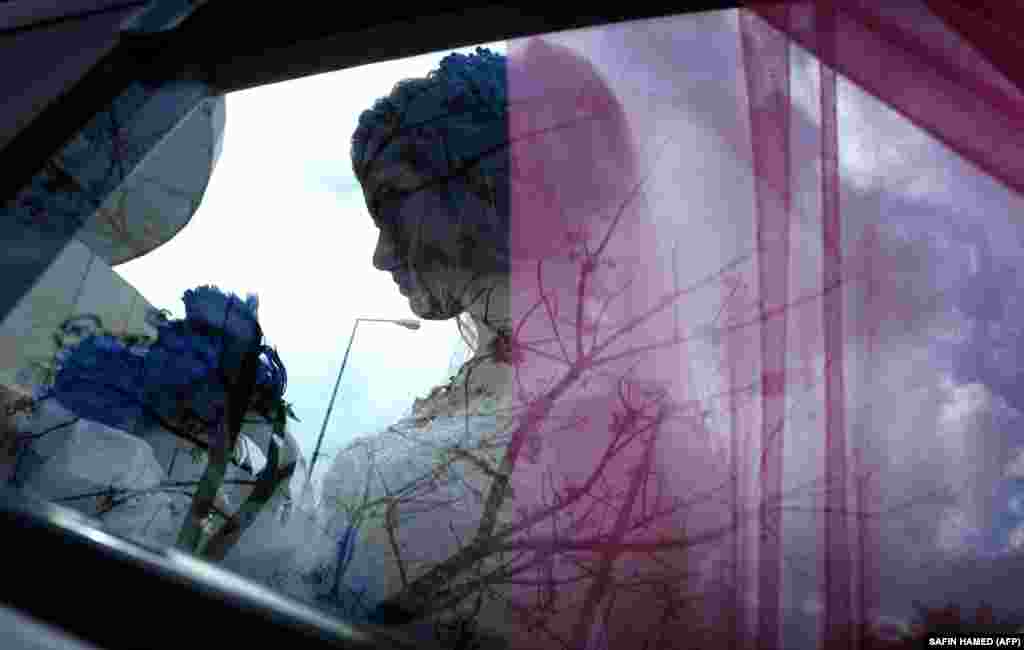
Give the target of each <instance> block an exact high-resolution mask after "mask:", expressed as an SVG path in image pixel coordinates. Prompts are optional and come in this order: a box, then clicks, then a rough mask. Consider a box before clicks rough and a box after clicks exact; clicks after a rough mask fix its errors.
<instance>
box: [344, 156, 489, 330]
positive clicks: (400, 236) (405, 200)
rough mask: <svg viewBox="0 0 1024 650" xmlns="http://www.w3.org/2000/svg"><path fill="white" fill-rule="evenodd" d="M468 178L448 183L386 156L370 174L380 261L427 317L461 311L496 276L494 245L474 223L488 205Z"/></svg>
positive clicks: (367, 186) (367, 187)
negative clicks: (469, 186)
mask: <svg viewBox="0 0 1024 650" xmlns="http://www.w3.org/2000/svg"><path fill="white" fill-rule="evenodd" d="M392 146H400V145H392ZM385 153H386V152H385ZM465 185H466V183H465V182H463V181H461V180H460V179H455V180H453V181H450V182H449V183H448V185H447V188H443V187H442V186H441V185H440V184H432V183H431V178H430V177H429V176H428V175H427V174H425V173H424V172H423V171H420V170H417V169H416V168H415V167H414V166H413V165H411V164H409V163H408V162H405V161H396V162H394V163H382V164H378V165H376V166H375V168H374V170H373V172H371V173H370V174H368V175H367V177H366V178H365V179H364V181H363V192H364V194H365V196H366V202H367V206H368V207H369V209H370V214H371V216H372V217H373V220H374V223H375V225H376V226H377V228H378V230H379V232H378V237H377V246H376V248H375V250H374V253H373V265H374V267H375V268H377V269H380V270H381V271H385V272H388V273H390V274H391V277H392V279H393V280H394V282H395V285H396V286H397V289H398V291H399V293H401V294H402V295H403V296H405V297H406V298H407V299H408V300H409V307H410V309H411V310H412V312H413V313H414V314H416V315H417V316H419V317H420V318H424V319H427V320H446V319H449V318H454V317H455V316H457V315H458V314H460V313H461V312H463V311H465V309H466V308H467V307H468V306H469V305H470V304H471V303H472V302H473V300H474V299H475V298H478V296H479V294H480V291H481V289H484V286H483V285H484V279H485V278H487V282H490V283H491V284H493V282H494V280H495V277H494V271H495V268H494V265H493V259H492V256H489V255H486V254H485V253H486V251H487V250H493V248H494V245H493V243H488V242H486V241H483V239H482V237H481V236H480V234H479V230H478V228H476V227H474V226H476V225H477V224H474V223H472V215H474V214H482V212H481V211H483V210H487V209H488V206H487V205H486V204H485V203H484V201H482V200H481V199H480V198H479V197H477V196H476V195H474V194H473V193H472V192H469V191H466V190H465ZM467 217H468V218H467ZM498 236H500V234H499V235H498Z"/></svg>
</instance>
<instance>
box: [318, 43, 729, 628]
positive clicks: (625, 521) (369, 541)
mask: <svg viewBox="0 0 1024 650" xmlns="http://www.w3.org/2000/svg"><path fill="white" fill-rule="evenodd" d="M352 160H353V167H354V170H355V172H356V175H357V177H358V178H359V181H360V183H361V185H362V187H363V191H364V194H365V197H366V202H367V207H368V209H369V212H370V214H371V216H372V217H373V219H374V222H375V224H376V225H377V227H378V228H379V229H380V236H379V239H378V243H377V247H376V250H375V251H374V255H373V263H374V266H375V267H376V268H378V269H380V270H383V271H387V272H390V273H391V274H392V276H393V278H394V280H395V282H396V284H397V285H398V290H399V291H400V292H401V293H402V295H404V296H406V297H407V298H408V299H409V305H410V308H411V310H412V311H413V312H414V313H415V314H416V315H418V316H419V317H421V318H426V319H432V320H444V319H455V318H459V319H460V320H459V322H460V326H462V325H465V326H466V327H465V329H467V330H469V331H470V332H471V333H472V336H473V338H474V343H475V345H474V354H473V357H472V358H471V359H470V360H469V361H468V362H467V363H466V364H465V365H464V366H463V367H462V368H461V369H460V371H459V373H458V374H457V375H456V376H455V377H453V378H452V380H451V381H450V382H449V383H448V384H447V385H446V386H439V387H437V388H435V389H434V390H432V391H431V392H430V394H429V395H428V396H427V397H426V398H424V399H422V400H417V401H416V403H415V405H414V408H413V410H412V413H411V415H410V416H409V417H407V418H405V419H403V420H402V421H400V422H398V423H396V424H395V425H394V426H392V427H389V428H388V429H387V430H385V431H383V432H379V433H377V434H375V435H370V436H367V437H364V438H361V439H359V440H357V441H356V442H354V443H352V444H351V445H350V446H349V447H348V448H347V449H345V450H344V451H343V452H341V453H340V454H339V455H338V456H337V457H336V458H335V460H334V464H333V466H332V468H331V470H330V472H329V475H328V477H327V478H326V479H325V481H324V489H323V507H324V509H325V513H326V515H327V517H328V519H329V521H330V523H329V526H328V527H329V529H330V531H331V536H332V539H335V540H337V546H336V547H335V548H334V550H333V553H334V558H333V560H332V561H331V562H330V563H327V564H325V565H324V566H323V571H322V575H321V576H320V580H321V582H322V585H323V589H322V593H321V599H322V600H323V601H324V602H327V603H331V604H332V606H333V607H336V608H338V609H339V610H340V611H342V612H343V613H344V614H345V615H346V616H349V617H353V618H356V619H362V620H370V621H375V622H379V623H385V624H411V623H423V622H429V621H433V622H434V623H435V625H436V626H437V628H438V629H443V630H447V631H448V633H451V634H455V635H456V636H457V635H459V634H465V633H466V630H467V628H473V627H482V628H484V629H488V630H491V631H492V632H495V633H497V634H498V636H499V637H501V638H503V639H504V640H505V641H506V642H508V643H510V644H511V645H512V647H531V648H541V647H562V646H568V647H573V648H583V647H597V646H607V647H627V645H623V644H628V647H638V648H639V647H644V644H645V643H648V644H654V647H659V648H668V647H686V646H687V644H697V643H698V642H699V640H698V637H699V634H697V632H696V630H697V628H698V627H699V625H698V623H699V622H700V617H699V616H697V615H696V613H695V610H692V602H691V601H692V598H690V596H692V595H693V594H694V593H695V592H696V589H697V588H698V582H697V581H696V580H695V579H694V577H693V576H694V571H695V569H696V567H697V566H698V564H699V559H700V558H699V555H700V552H699V550H700V549H699V548H697V547H699V546H701V544H695V543H691V542H690V541H689V540H690V536H691V535H693V534H694V532H696V533H697V536H700V535H703V536H704V538H705V542H703V545H704V546H708V545H709V544H710V545H713V543H714V542H715V541H718V540H721V539H723V538H724V536H725V533H724V532H723V531H722V530H721V527H720V526H718V524H720V523H721V522H720V521H718V520H717V519H716V517H717V515H718V514H719V513H717V511H714V509H705V510H706V511H704V512H703V514H699V513H701V505H700V504H701V503H702V500H701V499H694V495H695V494H697V493H698V492H700V491H701V490H702V489H704V490H710V488H711V486H712V485H713V484H715V483H716V481H719V482H720V481H721V480H722V479H723V475H722V474H721V472H720V471H719V467H718V466H717V464H716V462H715V457H714V455H713V454H712V453H710V450H709V449H708V448H707V447H706V446H704V445H703V444H701V443H700V442H698V441H699V440H700V435H699V434H701V433H704V430H703V429H702V428H701V426H700V422H699V421H698V420H697V419H696V418H694V417H693V416H694V415H695V414H693V413H689V412H688V411H687V410H686V409H685V408H683V404H684V402H685V400H684V399H683V394H682V393H681V390H682V389H681V388H680V385H679V384H680V380H679V375H680V374H681V373H680V372H679V370H678V363H679V357H678V356H676V355H666V354H664V352H665V351H666V350H668V351H671V347H670V346H668V345H667V344H661V345H659V344H658V341H659V340H664V337H662V338H661V339H659V337H658V333H659V332H660V333H661V334H662V335H664V334H665V333H666V331H667V333H668V335H669V336H671V334H672V331H671V327H669V328H668V329H667V330H666V325H667V324H668V323H670V322H671V318H670V316H671V310H670V309H668V310H666V309H665V307H666V306H668V305H669V304H670V302H671V296H670V295H669V293H670V291H671V286H672V285H670V284H669V282H668V278H666V277H664V274H663V272H662V268H663V267H662V265H659V264H655V263H653V257H654V256H655V255H656V249H657V238H656V236H655V232H654V228H653V225H652V224H651V222H650V220H649V219H648V217H647V215H645V213H644V210H643V199H642V183H641V182H640V181H641V178H640V174H639V173H638V171H637V169H636V163H635V152H634V151H633V149H632V139H631V137H630V126H629V124H628V123H627V122H626V120H625V117H624V113H623V111H622V109H621V106H620V105H619V103H618V100H617V99H616V98H615V97H614V96H613V95H612V94H611V92H610V91H609V89H608V86H607V85H606V84H605V82H604V81H603V80H602V79H601V78H600V76H599V75H598V73H597V72H596V70H595V69H594V68H593V67H592V66H591V65H590V64H589V63H588V62H586V61H585V60H583V59H582V58H581V57H579V56H578V55H576V54H574V53H573V52H572V51H571V50H569V49H567V48H564V47H561V46H555V45H552V44H550V43H547V42H545V41H544V40H541V39H530V40H529V41H525V42H522V43H513V44H511V45H510V49H509V55H508V58H507V59H506V58H505V57H503V56H500V55H497V54H494V53H492V52H489V51H487V50H482V49H478V50H477V53H476V54H473V55H470V56H468V57H467V56H462V55H454V54H453V55H450V56H449V57H447V58H446V59H445V60H444V61H443V62H442V63H441V66H440V67H439V69H438V70H436V71H435V72H433V73H432V74H431V75H429V76H428V77H426V78H424V79H413V80H406V81H404V82H401V83H400V84H398V85H397V86H396V88H395V89H394V91H393V92H392V93H391V95H390V96H389V97H387V98H384V99H381V100H379V101H378V102H377V103H376V104H375V105H374V107H373V108H372V109H371V110H369V111H366V112H365V113H364V114H363V115H362V116H361V118H360V123H359V127H358V129H357V131H356V133H355V135H354V137H353V147H352ZM666 296H667V297H668V300H665V297H666ZM659 301H660V302H659ZM644 346H646V347H644ZM652 352H653V353H655V354H651V353H652ZM669 454H670V458H671V463H669V464H666V463H665V462H663V461H664V459H665V458H666V457H669ZM683 467H685V468H687V471H686V472H679V471H678V468H683ZM667 469H668V470H672V471H666V470H667ZM687 497H688V498H689V499H690V501H685V502H684V499H685V498H687ZM706 500H707V497H706V496H705V498H704V501H706ZM684 511H685V513H684ZM684 514H685V515H686V518H687V521H686V526H685V527H684V525H683V515H684ZM694 522H696V523H697V526H693V523H694ZM716 526H717V528H716ZM675 625H681V626H683V627H684V628H685V629H686V630H687V634H686V635H685V638H683V637H681V636H679V635H677V634H674V633H673V630H674V629H676V628H674V627H673V626H675ZM679 629H683V628H679Z"/></svg>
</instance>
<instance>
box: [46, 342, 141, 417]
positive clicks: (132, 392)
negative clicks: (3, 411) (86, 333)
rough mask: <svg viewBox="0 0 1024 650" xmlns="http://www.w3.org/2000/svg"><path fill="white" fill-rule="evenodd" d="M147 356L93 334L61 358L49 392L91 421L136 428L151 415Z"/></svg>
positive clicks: (67, 406)
mask: <svg viewBox="0 0 1024 650" xmlns="http://www.w3.org/2000/svg"><path fill="white" fill-rule="evenodd" d="M144 366H145V361H144V359H143V357H142V356H141V355H139V354H137V353H135V352H133V351H132V350H130V349H129V348H128V347H127V346H125V345H124V344H123V343H121V342H120V341H119V340H117V339H116V338H114V337H111V336H90V337H88V338H86V339H84V340H83V341H81V342H80V343H79V344H78V345H76V346H75V347H74V348H73V349H72V350H71V351H70V352H69V353H68V354H67V355H65V356H64V358H63V360H62V361H61V364H60V368H59V370H58V371H57V374H56V378H55V379H54V384H53V386H52V387H51V389H50V390H49V391H48V392H47V393H46V396H47V397H49V396H53V397H55V398H56V399H57V401H58V402H60V404H61V405H62V406H63V407H64V408H66V409H68V410H69V411H71V412H72V413H75V414H76V415H78V416H80V417H83V418H85V419H87V420H94V421H96V422H100V423H102V424H105V425H107V426H110V427H115V428H118V429H122V430H125V431H134V430H135V428H136V427H145V426H146V425H147V423H148V417H147V414H146V412H145V408H144V400H143V397H142V396H143V385H144V381H143V377H144V374H145V372H144Z"/></svg>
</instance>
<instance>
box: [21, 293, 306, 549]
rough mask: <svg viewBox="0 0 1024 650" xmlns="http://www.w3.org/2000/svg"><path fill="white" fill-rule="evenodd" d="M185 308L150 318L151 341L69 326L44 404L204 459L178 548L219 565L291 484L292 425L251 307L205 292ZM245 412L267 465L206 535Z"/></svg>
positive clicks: (79, 319)
mask: <svg viewBox="0 0 1024 650" xmlns="http://www.w3.org/2000/svg"><path fill="white" fill-rule="evenodd" d="M183 300H184V302H185V318H183V319H171V318H169V315H168V313H167V312H153V313H151V314H150V315H149V317H148V319H147V320H148V321H149V323H150V324H151V325H153V326H154V327H155V328H156V330H157V336H156V338H155V339H152V338H147V337H139V336H130V335H116V334H114V333H112V332H110V331H107V330H104V329H103V328H102V323H101V322H100V321H99V319H98V318H96V317H95V316H91V315H86V316H76V317H74V318H72V319H69V320H68V321H67V322H65V323H64V325H63V326H62V327H61V329H60V331H59V332H58V334H57V335H56V336H55V342H56V343H57V346H58V352H57V354H56V355H55V358H54V362H53V367H52V372H51V373H50V382H49V384H48V385H47V386H45V387H44V388H43V390H42V391H41V393H40V398H41V399H46V398H50V397H52V398H54V399H56V400H57V402H59V403H60V404H61V405H62V406H63V407H64V408H66V409H68V410H69V411H71V412H73V413H74V414H75V415H77V416H79V417H81V418H84V419H86V420H92V421H95V422H99V423H102V424H104V425H107V426H110V427H114V428H117V429H121V430H123V431H127V432H129V433H133V434H136V435H138V434H141V433H142V432H144V431H147V430H151V429H152V428H153V427H162V428H163V429H165V430H167V431H170V432H172V433H174V434H176V435H179V436H181V437H184V438H185V439H187V440H189V441H190V442H192V443H193V444H195V445H197V447H201V448H206V449H208V451H209V461H208V464H207V468H206V471H205V472H204V475H203V478H202V480H201V481H200V484H199V486H198V489H197V491H196V494H195V497H194V499H193V506H192V511H191V512H190V516H189V517H188V518H186V521H185V525H184V527H183V529H182V531H181V534H180V536H179V540H178V546H179V548H182V549H184V550H188V551H193V552H204V549H206V548H208V549H209V552H210V553H212V554H213V557H214V558H215V559H220V558H222V557H223V555H224V554H225V553H226V552H227V549H228V548H230V546H231V545H232V544H233V543H234V542H235V541H237V539H238V537H239V536H240V535H241V534H242V532H244V530H245V529H246V528H247V527H248V526H249V525H251V523H252V521H253V519H254V517H255V515H256V513H258V512H259V511H260V510H261V509H262V508H263V507H264V506H265V505H266V504H267V503H268V502H269V500H270V499H271V498H272V496H273V495H274V494H276V493H277V492H278V491H279V489H280V488H281V486H282V485H284V484H285V483H286V481H287V479H288V478H290V477H291V475H292V473H293V471H294V468H295V462H296V458H295V456H296V455H297V452H296V451H295V450H294V449H288V450H286V451H287V452H290V453H284V454H282V453H281V451H282V450H283V449H285V448H286V447H287V445H286V440H285V439H284V438H283V437H282V436H283V434H284V432H285V422H286V419H287V418H291V419H296V420H297V418H296V417H295V414H294V412H293V411H292V408H291V405H290V404H289V403H288V402H286V401H285V400H284V393H285V389H286V386H287V372H286V371H285V367H284V364H283V363H282V362H281V359H280V357H279V356H278V354H277V351H276V350H274V349H273V348H271V347H269V346H267V345H265V344H264V342H263V332H262V329H261V328H260V325H259V321H258V318H257V309H258V301H257V299H256V297H255V296H253V295H250V296H247V297H246V299H245V300H242V299H241V298H239V297H238V296H236V295H234V294H230V293H225V292H222V291H220V290H219V289H217V288H216V287H213V286H201V287H198V288H196V289H191V290H188V291H186V292H185V294H184V297H183ZM69 338H71V339H75V340H76V341H75V342H72V343H68V339H69ZM251 412H255V413H258V414H260V415H262V416H263V418H265V419H266V421H267V422H269V423H271V424H272V425H273V435H272V436H271V440H270V442H269V445H268V449H267V459H268V462H267V463H266V466H265V467H264V468H263V470H262V471H261V472H260V474H259V475H258V476H257V477H256V484H255V486H254V489H253V490H252V493H251V494H250V497H249V498H248V499H247V500H246V502H245V503H243V504H242V506H241V508H239V510H238V512H237V513H236V514H235V515H233V516H231V517H229V518H228V519H227V520H226V521H225V522H224V523H223V525H222V526H221V527H220V528H219V529H218V530H216V531H213V532H208V528H209V527H208V525H207V524H208V518H209V516H210V514H211V512H212V511H213V509H214V507H213V503H214V500H215V498H216V496H217V493H218V491H219V490H220V488H221V485H222V484H223V481H224V477H225V472H226V466H227V463H228V462H229V458H230V454H231V453H232V452H233V451H234V450H235V449H236V446H237V443H238V439H239V435H240V431H241V428H242V424H243V421H244V416H245V414H246V413H251ZM204 535H205V539H204ZM204 545H205V546H204Z"/></svg>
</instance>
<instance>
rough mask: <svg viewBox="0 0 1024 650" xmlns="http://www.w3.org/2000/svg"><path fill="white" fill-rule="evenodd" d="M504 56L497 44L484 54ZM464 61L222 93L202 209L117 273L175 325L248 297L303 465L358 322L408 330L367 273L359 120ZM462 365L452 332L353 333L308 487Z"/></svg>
mask: <svg viewBox="0 0 1024 650" xmlns="http://www.w3.org/2000/svg"><path fill="white" fill-rule="evenodd" d="M485 47H488V48H490V49H492V50H494V51H497V52H502V53H504V52H505V44H504V43H503V42H500V43H492V44H488V45H485ZM473 49H475V46H474V47H470V48H460V49H454V50H445V51H443V52H438V53H432V54H427V55H423V56H418V57H412V58H408V59H403V60H399V61H389V62H385V63H376V64H372V65H366V66H361V67H358V68H353V69H348V70H342V71H338V72H331V73H326V74H321V75H314V76H311V77H305V78H301V79H295V80H291V81H287V82H283V83H278V84H273V85H268V86H262V87H258V88H253V89H249V90H244V91H239V92H235V93H231V94H229V95H227V97H226V113H227V120H226V124H225V129H224V140H223V145H222V146H223V149H222V152H221V155H220V159H219V160H218V162H217V165H216V167H215V168H214V171H213V174H212V176H211V178H210V182H209V185H208V187H207V189H206V193H205V195H204V196H203V199H202V202H201V204H200V206H199V209H198V210H197V211H196V212H195V214H194V215H193V217H192V220H191V221H190V222H189V224H188V225H187V226H186V227H185V228H184V229H183V230H182V231H181V232H180V233H178V234H177V235H176V236H175V237H174V238H172V239H171V240H170V241H168V242H167V243H165V244H164V245H162V246H160V247H159V248H157V249H155V250H153V251H152V252H150V253H147V254H146V255H143V256H142V257H139V258H137V259H134V260H131V261H129V262H126V263H124V264H121V265H119V266H117V267H116V269H115V270H116V271H117V273H119V274H120V275H121V276H122V277H124V278H125V279H126V280H127V281H128V282H130V283H131V284H132V285H133V286H134V287H135V288H136V289H138V290H139V292H140V293H141V294H142V295H143V296H145V297H146V299H147V300H149V302H150V303H151V304H153V305H154V306H156V307H158V308H166V309H169V310H170V311H171V312H172V314H174V316H175V317H178V318H180V317H183V316H184V304H183V303H182V301H181V296H182V294H183V293H184V292H185V290H187V289H191V288H194V287H196V286H199V285H203V284H213V285H216V286H218V287H220V288H221V289H223V290H227V291H233V292H235V293H236V294H238V295H240V296H244V294H246V293H256V294H257V295H258V296H259V299H260V306H259V318H260V324H261V325H262V327H263V330H264V332H265V334H266V338H267V341H268V343H269V344H270V345H273V346H275V347H276V348H277V350H278V353H279V354H280V356H281V359H282V361H283V362H284V364H285V367H286V368H287V371H288V388H287V393H286V395H285V399H287V400H289V401H290V402H292V403H293V405H294V409H295V413H296V415H297V416H298V418H299V420H300V422H292V423H291V424H290V430H291V432H292V433H293V434H294V436H295V438H296V440H297V441H298V442H299V444H300V445H301V447H302V450H303V453H304V455H305V457H306V461H307V463H308V462H309V461H310V459H311V457H312V454H313V449H314V447H315V445H316V441H317V437H318V435H319V432H320V428H321V425H322V422H323V418H324V415H325V413H326V410H327V405H328V402H329V400H330V396H331V391H332V389H333V387H334V383H335V381H336V379H337V375H338V371H339V369H340V368H341V363H342V358H343V357H344V355H345V348H346V346H347V344H348V341H349V337H350V336H351V333H352V327H353V323H354V321H355V319H356V318H359V317H362V318H392V319H398V318H414V315H413V314H412V312H411V311H410V310H409V307H408V302H407V300H406V299H405V298H403V297H402V296H401V295H400V294H399V293H398V290H397V287H396V286H395V285H394V283H393V282H392V279H391V277H390V275H389V274H387V273H384V272H381V271H378V270H377V269H375V268H373V266H372V264H371V256H372V254H373V249H374V246H375V244H376V237H377V229H376V228H375V227H374V225H373V222H372V221H371V220H370V217H369V215H368V214H367V211H366V205H365V202H364V200H363V195H362V192H361V191H360V188H359V185H358V182H357V181H356V178H355V176H354V175H353V173H352V166H351V163H350V159H349V146H350V145H349V142H350V138H351V136H352V133H353V131H354V130H355V127H356V124H357V121H358V118H359V114H360V113H361V112H362V111H364V110H366V109H368V108H370V106H371V105H372V104H373V102H374V101H375V100H376V99H378V98H380V97H383V96H386V95H387V94H388V93H389V92H390V91H391V88H392V87H393V86H394V84H395V83H396V82H398V81H399V80H401V79H404V78H408V77H419V76H424V75H426V74H427V73H428V72H430V71H431V70H432V69H434V68H436V67H437V66H438V64H439V63H440V61H441V59H442V58H443V57H444V56H445V55H446V54H448V53H449V52H462V53H469V52H470V51H472V50H473ZM464 355H465V347H464V346H463V344H462V342H461V338H460V336H459V334H458V330H457V328H456V324H455V321H454V320H450V321H421V328H420V329H419V330H409V329H405V328H402V327H400V326H397V325H392V324H389V323H374V322H362V323H360V324H359V326H358V330H357V333H356V337H355V340H354V342H353V344H352V350H351V352H350V354H349V360H348V364H347V366H346V368H345V372H344V374H343V375H342V381H341V384H340V386H339V389H338V396H337V399H336V401H335V404H334V409H333V412H332V414H331V417H330V421H329V423H328V425H327V429H326V433H325V436H324V442H323V447H322V449H321V454H322V458H321V459H319V460H318V461H317V468H316V474H317V475H318V476H319V475H321V472H322V470H326V469H327V467H328V465H329V459H328V456H329V455H330V454H331V453H332V451H333V450H335V449H337V448H338V447H339V446H341V445H344V444H345V443H346V442H347V441H350V440H352V439H353V438H355V437H357V436H359V435H363V434H369V433H372V432H374V431H377V430H379V429H382V428H383V427H385V426H387V425H389V424H391V423H393V422H395V421H396V420H397V419H398V418H399V417H401V416H402V415H403V414H404V412H405V411H407V410H408V409H409V408H411V406H412V402H413V399H414V398H416V397H421V396H423V395H425V394H426V393H427V392H428V391H429V389H430V388H432V387H433V386H435V385H437V384H439V383H442V382H444V381H447V379H448V377H449V375H450V374H451V373H452V372H454V368H457V365H458V364H459V363H460V359H463V358H464Z"/></svg>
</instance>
